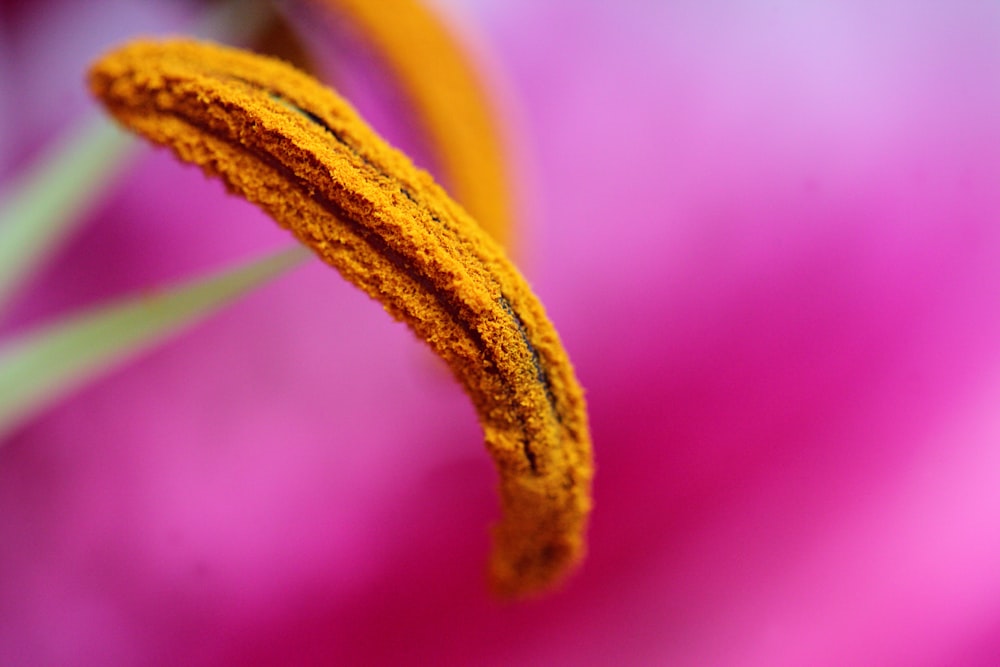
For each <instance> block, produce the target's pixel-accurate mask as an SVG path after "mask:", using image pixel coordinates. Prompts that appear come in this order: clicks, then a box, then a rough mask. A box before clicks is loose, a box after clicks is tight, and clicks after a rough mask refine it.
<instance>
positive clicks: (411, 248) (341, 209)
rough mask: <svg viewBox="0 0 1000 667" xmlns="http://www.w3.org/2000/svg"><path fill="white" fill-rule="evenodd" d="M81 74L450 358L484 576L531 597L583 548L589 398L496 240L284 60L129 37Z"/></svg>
mask: <svg viewBox="0 0 1000 667" xmlns="http://www.w3.org/2000/svg"><path fill="white" fill-rule="evenodd" d="M90 85H91V89H92V90H93V92H94V94H95V95H96V96H97V97H98V98H100V100H101V101H102V102H103V103H104V104H105V106H106V107H107V108H108V110H109V111H110V112H111V113H112V114H114V116H115V117H117V118H118V120H119V121H121V122H122V123H123V124H124V125H125V126H127V127H129V128H131V129H133V130H135V131H136V132H138V133H140V134H142V135H143V136H145V137H146V138H148V139H150V140H151V141H153V142H156V143H158V144H163V145H166V146H169V147H170V148H171V149H173V151H174V153H175V154H176V155H177V156H178V157H179V158H180V159H182V160H185V161H187V162H192V163H195V164H198V165H200V166H201V168H202V169H203V170H204V171H205V172H206V173H208V174H210V175H215V176H219V177H220V178H222V180H223V181H224V182H225V183H226V184H227V186H228V187H229V189H230V190H231V191H233V192H235V193H237V194H239V195H241V196H243V197H245V198H246V199H248V200H249V201H251V202H254V203H256V204H257V205H259V206H260V207H261V208H262V209H264V210H265V211H266V212H268V213H269V214H270V215H271V216H272V217H273V218H274V219H275V220H276V221H277V222H278V223H279V224H281V225H282V226H284V227H287V228H288V229H290V230H291V231H292V233H293V234H294V235H295V236H296V237H297V238H298V239H299V240H300V241H301V242H302V243H304V244H305V245H307V246H309V247H310V248H311V249H312V250H313V251H314V252H315V253H316V254H317V255H318V256H319V257H320V258H321V259H323V261H325V262H326V263H328V264H330V265H331V266H333V267H334V268H336V269H337V270H338V271H339V272H340V273H341V275H342V276H344V278H346V279H347V280H349V281H351V282H352V283H354V284H355V285H357V286H358V287H360V288H361V289H363V290H365V291H366V292H367V293H368V294H369V295H371V296H372V297H374V298H376V299H378V300H379V301H381V302H382V303H383V305H384V306H385V308H386V310H387V311H388V312H389V313H391V314H392V315H393V316H394V317H396V318H397V319H400V320H402V321H404V322H406V323H407V324H408V325H409V326H410V328H411V329H412V330H413V331H414V332H415V333H416V334H417V335H418V336H419V337H421V338H422V339H424V340H425V341H427V343H428V344H429V345H430V346H431V347H432V348H433V349H434V350H435V351H436V352H437V353H438V354H439V355H440V356H441V357H442V358H443V359H444V360H445V361H446V362H447V363H448V365H449V366H450V368H451V369H452V371H453V372H454V374H455V376H456V377H457V378H458V380H459V381H460V382H461V383H462V385H463V386H464V387H465V390H466V392H467V393H468V395H469V397H470V398H471V399H472V401H473V403H474V404H475V407H476V410H477V413H478V416H479V420H480V423H481V424H482V427H483V431H484V433H485V437H486V446H487V448H488V449H489V451H490V454H491V455H492V456H493V459H494V461H495V463H496V466H497V469H498V471H499V473H500V494H501V499H502V504H503V518H502V521H501V523H500V524H499V525H498V526H497V527H496V528H495V530H494V555H493V559H492V577H493V581H494V584H495V586H496V588H497V589H498V590H499V591H500V592H503V593H508V594H524V593H530V592H533V591H537V590H539V589H542V588H544V587H547V586H549V585H551V584H553V583H555V582H557V581H558V580H560V579H561V578H562V577H563V576H564V575H565V574H566V572H567V571H568V570H569V569H571V568H572V566H574V565H576V564H577V563H578V562H579V561H580V559H581V558H582V556H583V551H584V538H583V536H584V531H585V527H586V520H587V516H588V514H589V511H590V505H591V501H590V483H591V477H592V470H593V469H592V463H591V448H590V435H589V429H588V425H587V415H586V407H585V403H584V399H583V392H582V390H581V389H580V386H579V384H578V383H577V381H576V377H575V375H574V373H573V369H572V367H571V365H570V363H569V359H568V358H567V357H566V353H565V352H564V350H563V348H562V345H561V344H560V342H559V338H558V336H557V334H556V332H555V330H554V329H553V327H552V325H551V323H550V322H549V320H548V319H547V317H546V316H545V312H544V310H543V309H542V306H541V304H540V303H539V302H538V300H537V298H536V297H535V296H534V294H532V292H531V289H530V288H529V287H528V285H527V283H526V282H525V281H524V279H523V278H522V277H521V276H520V274H519V273H518V272H517V270H516V269H515V268H514V267H513V265H512V264H511V263H510V261H509V260H508V259H507V258H506V256H505V255H504V253H503V251H502V250H501V249H500V247H499V246H498V245H497V244H496V242H494V241H493V240H492V239H490V238H489V237H488V235H487V234H486V233H485V232H484V231H483V230H482V229H481V228H480V227H479V225H478V224H476V222H474V221H473V219H472V218H470V217H469V215H468V214H466V213H465V211H464V210H463V209H462V208H460V207H459V206H458V205H457V204H455V203H454V202H453V201H452V200H451V199H450V198H449V197H448V196H447V195H446V194H445V193H444V191H443V190H442V189H441V188H440V187H438V186H437V185H436V184H435V183H434V182H433V180H432V179H431V178H430V176H429V175H427V174H426V173H425V172H422V171H420V170H419V169H417V168H415V167H414V166H413V165H412V164H411V162H410V161H409V160H408V159H407V158H406V156H404V155H403V154H401V153H399V152H398V151H396V150H394V149H392V148H391V147H389V146H388V145H387V144H386V143H385V142H384V141H383V140H382V139H381V138H379V137H378V136H377V135H376V134H375V133H374V132H373V131H372V130H371V129H370V128H369V127H368V126H367V125H365V123H364V122H363V121H362V120H361V119H360V118H359V117H358V116H357V114H356V113H355V112H354V110H353V109H352V108H351V107H350V106H349V105H348V104H347V103H346V102H345V101H344V100H342V99H341V98H340V97H339V96H337V95H336V94H335V93H333V92H332V91H330V90H328V89H325V88H323V87H322V86H321V85H319V84H318V83H316V82H315V81H314V80H312V79H311V78H310V77H308V76H306V75H305V74H302V73H301V72H298V71H296V70H294V69H293V68H291V67H289V66H288V65H286V64H284V63H281V62H278V61H274V60H271V59H268V58H263V57H259V56H254V55H251V54H249V53H244V52H241V51H238V50H235V49H229V48H223V47H216V46H211V45H205V44H198V43H193V42H185V41H175V42H165V43H152V42H135V43H133V44H131V45H128V46H125V47H123V48H121V49H119V50H117V51H115V52H113V53H111V54H109V55H107V56H105V57H104V58H103V59H102V60H100V61H99V62H98V63H97V64H96V65H95V66H94V67H93V69H92V70H91V73H90Z"/></svg>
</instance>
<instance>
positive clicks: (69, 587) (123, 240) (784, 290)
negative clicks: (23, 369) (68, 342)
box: [0, 0, 1000, 667]
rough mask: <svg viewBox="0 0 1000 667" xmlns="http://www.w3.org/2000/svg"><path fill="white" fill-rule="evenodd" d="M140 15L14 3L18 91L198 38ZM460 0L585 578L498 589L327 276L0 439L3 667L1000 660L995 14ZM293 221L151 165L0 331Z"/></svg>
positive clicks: (433, 399) (983, 10) (434, 460)
mask: <svg viewBox="0 0 1000 667" xmlns="http://www.w3.org/2000/svg"><path fill="white" fill-rule="evenodd" d="M119 4H121V5H122V6H123V7H129V8H131V7H134V6H139V3H106V6H103V5H99V4H98V3H86V7H87V9H82V8H81V7H83V6H84V3H80V4H79V5H77V4H76V3H62V4H61V5H60V8H61V10H62V12H64V14H61V15H60V14H57V13H55V12H52V13H46V12H47V10H46V9H45V8H44V6H43V8H41V9H35V8H32V9H30V10H25V11H23V12H21V13H18V14H17V15H16V20H13V19H12V23H11V26H10V27H6V28H5V31H6V32H7V33H9V34H11V35H13V37H12V41H11V46H8V47H4V49H5V51H4V55H5V57H7V58H9V59H10V60H9V62H8V63H7V64H6V65H7V66H6V67H4V68H0V82H5V83H4V85H9V84H8V83H6V82H9V81H11V80H14V81H16V82H18V83H20V84H22V85H27V84H32V81H38V82H46V81H49V80H50V79H49V77H52V79H51V80H60V81H61V80H62V77H63V76H64V75H65V74H66V72H82V69H83V62H84V61H85V60H86V59H87V58H89V57H90V56H91V55H93V54H95V53H97V52H98V51H99V50H100V48H102V47H103V46H105V45H106V44H110V43H112V42H115V41H118V40H120V39H121V38H123V37H125V36H127V35H129V34H131V33H133V32H138V31H140V29H148V27H147V26H146V25H144V23H145V22H150V23H153V22H154V19H155V21H163V22H164V24H167V25H171V21H173V22H174V23H173V24H172V25H173V26H174V27H176V26H178V25H180V21H181V17H179V16H174V17H171V16H168V14H169V12H168V11H167V10H164V9H157V10H142V11H140V10H134V11H133V10H131V9H130V10H129V11H125V12H124V13H119V14H114V13H112V10H114V9H116V8H118V5H119ZM146 4H148V3H146ZM623 5H625V6H623ZM46 6H47V5H46ZM95 7H99V8H100V11H99V10H98V9H97V8H95ZM464 10H465V12H466V13H467V14H468V15H469V16H470V17H471V18H472V19H473V20H474V21H475V23H476V24H477V26H478V28H479V29H480V30H481V31H483V32H484V33H485V34H486V35H487V37H488V39H489V40H490V42H491V43H492V44H493V46H494V48H495V49H496V50H497V51H498V52H499V54H500V62H501V63H502V65H503V67H504V68H505V69H506V70H507V72H508V73H509V75H510V77H511V79H512V82H513V89H514V90H516V91H517V92H518V93H519V94H520V99H521V103H522V105H523V108H524V110H525V117H524V122H523V123H522V128H521V129H522V130H523V131H524V132H525V137H524V141H525V142H526V144H527V145H528V146H530V147H531V148H532V150H533V154H534V157H535V158H536V161H535V163H534V167H533V168H532V169H526V172H525V173H526V174H528V175H529V176H530V181H531V185H530V187H531V189H532V191H533V192H534V193H535V195H536V198H537V207H536V208H537V214H536V215H534V216H532V223H533V226H532V227H531V228H530V229H527V230H526V231H525V234H526V238H527V239H528V242H527V243H529V244H530V246H529V247H530V249H529V251H528V252H527V253H526V255H527V257H526V261H525V270H526V273H527V274H528V275H529V277H531V279H532V281H533V283H534V284H535V286H536V288H537V291H538V293H539V295H540V296H541V298H542V300H543V302H544V303H545V304H546V306H547V308H548V309H549V312H550V314H551V316H552V318H553V320H554V321H555V323H556V325H557V327H558V328H559V330H560V332H561V335H562V336H563V339H564V341H565V343H566V345H567V348H568V350H569V352H570V354H571V356H572V358H573V360H574V362H575V364H576V366H577V369H578V372H579V374H580V377H581V380H582V382H583V384H584V386H586V387H587V388H588V391H589V394H588V396H589V401H590V406H591V417H592V424H593V429H594V442H595V448H596V456H597V462H598V474H597V477H596V487H595V500H596V510H595V514H594V521H593V526H592V530H591V536H590V545H591V555H590V558H589V560H588V562H587V563H586V565H585V566H584V568H583V569H582V570H581V571H580V572H579V574H578V575H577V576H576V577H575V578H574V579H573V580H572V581H571V582H570V583H569V585H568V586H567V587H566V589H565V590H564V591H562V592H560V593H557V594H555V595H552V596H551V597H548V598H546V599H543V600H540V601H537V602H533V603H530V604H516V605H502V604H499V603H497V602H495V601H493V600H491V599H490V598H489V596H488V593H487V589H486V586H485V585H484V575H483V570H484V562H485V558H486V553H487V545H488V536H487V531H486V526H487V525H488V524H489V523H490V521H492V520H493V519H494V518H495V517H496V516H497V500H496V497H495V492H494V484H495V480H494V475H493V471H492V470H491V466H490V463H489V459H488V457H487V456H486V454H485V453H484V452H483V450H482V447H481V445H480V434H479V431H478V427H477V425H476V422H475V418H474V414H473V411H472V408H471V406H469V405H468V403H467V401H466V400H465V398H464V397H463V396H462V394H461V392H460V391H459V390H458V388H457V387H456V386H453V385H452V383H450V382H449V381H448V380H447V379H445V378H442V377H440V374H436V373H435V369H434V366H433V364H432V363H429V361H428V355H427V354H425V353H424V351H423V350H422V349H421V348H420V345H419V344H418V343H417V342H416V341H415V340H413V338H412V336H410V335H409V333H408V332H407V331H406V330H405V329H404V327H402V326H401V325H398V324H394V323H392V322H391V321H389V318H387V317H386V316H385V314H384V313H383V312H381V309H380V308H379V306H378V304H376V303H374V302H371V301H369V300H368V299H367V298H366V297H364V296H363V295H361V294H360V293H359V292H357V291H356V290H354V289H353V288H351V287H350V286H348V285H346V284H344V283H343V282H342V281H341V280H339V279H338V278H337V277H336V275H335V274H333V273H332V272H330V271H328V270H326V269H324V268H323V267H321V266H319V265H318V264H312V265H309V266H308V267H307V268H305V269H303V270H301V271H299V272H297V273H295V274H293V275H291V276H290V277H288V278H285V279H283V280H281V281H280V282H278V283H275V284H273V285H272V286H270V287H268V288H266V289H264V290H261V291H260V292H259V293H257V294H255V295H254V296H252V297H251V298H249V299H246V300H245V301H243V302H241V303H240V304H238V305H237V306H235V307H233V308H231V309H229V310H227V311H226V312H224V313H222V314H221V315H219V316H217V317H215V318H213V319H212V320H210V321H209V322H207V323H205V324H204V325H202V326H200V327H199V328H197V329H196V330H194V331H192V332H190V333H189V334H186V335H184V336H182V337H180V338H178V339H176V340H175V341H173V342H172V343H170V344H168V345H166V346H164V347H162V348H160V349H159V350H157V351H156V352H155V353H154V354H151V355H148V356H146V357H145V358H143V359H142V360H141V361H139V362H137V363H134V364H132V365H130V366H128V367H126V368H123V369H121V370H120V371H118V372H116V373H115V374H114V375H113V376H111V377H108V378H107V379H105V380H102V381H100V382H98V383H96V384H94V385H92V386H90V387H89V388H87V389H86V390H84V391H82V392H80V393H79V394H78V395H76V396H75V397H74V398H73V399H72V400H69V401H67V402H66V403H64V404H62V405H61V406H59V407H58V408H57V409H55V410H53V411H52V412H51V413H49V414H48V415H46V416H45V417H44V418H41V419H39V420H37V421H35V422H33V423H32V424H31V425H29V426H27V427H26V428H24V429H22V430H21V431H20V432H18V433H17V434H16V435H15V436H14V437H13V438H12V439H10V441H9V442H7V443H6V445H5V446H4V447H3V448H2V449H0V536H2V537H0V663H3V664H24V665H35V664H75V665H91V664H92V665H108V664H115V665H117V664H143V665H149V664H164V665H167V664H260V665H272V664H273V665H286V664H327V663H329V664H365V665H369V664H409V663H414V664H435V665H447V664H476V665H479V664H496V665H509V664H574V665H583V664H595V665H598V664H620V663H624V664H669V665H768V666H779V665H816V666H823V665H829V666H831V667H833V666H839V665H901V666H902V665H905V666H913V665H984V666H985V665H995V664H998V662H1000V640H998V639H997V634H996V630H997V627H998V624H1000V574H997V572H998V571H1000V570H998V568H997V567H996V563H997V561H998V559H1000V472H998V471H1000V447H998V445H997V443H998V442H1000V419H997V418H996V417H995V416H994V415H995V414H997V408H996V406H997V405H1000V344H998V343H997V341H998V340H1000V309H998V307H997V303H998V294H1000V223H998V221H1000V189H998V188H997V185H996V184H997V183H998V182H1000V115H998V114H997V109H998V108H1000V42H998V41H997V40H996V34H997V30H998V28H1000V8H998V7H995V6H994V5H993V4H992V3H986V2H977V1H974V0H957V1H956V2H951V3H947V5H945V4H942V3H933V2H930V1H929V0H916V1H914V2H907V3H902V2H890V1H888V0H886V1H879V0H875V1H874V2H873V1H871V0H869V1H868V2H861V1H860V0H858V1H852V0H848V1H847V2H818V3H778V2H772V3H736V2H725V1H718V2H693V1H686V0H681V1H679V2H673V3H652V2H650V3H612V2H606V3H568V2H567V3H562V2H560V3H529V2H525V1H521V0H516V1H513V2H506V3H485V2H479V3H471V2H470V3H468V5H467V6H466V7H464ZM129 12H132V13H129ZM147 12H152V13H153V14H157V15H156V16H151V15H150V14H149V13H147ZM84 15H86V16H89V17H96V18H95V21H94V22H93V23H86V22H85V21H84ZM116 16H117V17H118V19H117V20H116V19H115V17H116ZM122 17H125V18H122ZM129 17H131V18H129ZM29 28H30V30H31V32H28V29H29ZM84 30H86V31H87V32H86V36H84ZM60 31H62V32H60ZM52 35H56V36H60V35H61V36H63V37H65V36H66V35H71V36H73V35H75V36H77V37H79V44H82V46H76V45H75V44H74V43H73V42H72V41H71V40H67V39H64V38H61V39H60V40H58V41H57V40H55V39H54V38H53V37H52ZM47 36H48V37H47ZM59 44H66V45H67V46H66V49H67V52H66V54H65V55H64V56H63V57H60V54H59V52H58V50H55V49H57V46H58V45H59ZM28 45H47V47H46V49H47V50H46V51H45V52H39V51H38V50H37V47H33V48H30V49H29V48H28ZM38 63H44V64H45V67H43V66H42V65H39V64H38ZM46 67H47V68H50V69H46ZM25 73H30V74H31V76H32V77H33V79H32V80H31V81H25V80H24V79H23V76H25ZM74 76H76V75H74ZM19 77H21V78H19ZM18 90H20V89H18ZM47 94H48V95H49V96H48V97H47V96H46V95H47ZM2 95H3V99H2V105H0V108H3V109H5V110H6V109H9V108H12V107H16V106H17V105H15V104H13V102H12V100H14V101H19V103H20V104H23V105H24V110H22V111H21V112H18V114H17V116H16V118H17V122H18V123H19V124H21V126H25V127H28V126H30V125H31V123H32V122H38V123H40V124H41V123H42V121H38V120H37V118H38V114H42V113H43V112H42V111H39V107H38V106H37V105H39V104H40V103H45V102H46V101H47V103H48V105H49V107H50V113H52V114H53V116H52V118H53V120H51V121H50V122H52V123H55V122H56V121H57V120H62V119H59V118H56V116H58V115H59V114H58V110H56V111H51V106H52V104H54V103H57V102H53V100H55V99H57V98H53V97H51V93H50V92H49V91H48V88H46V87H45V86H38V85H36V84H32V85H27V87H26V88H25V89H24V91H23V99H21V97H16V98H15V97H13V94H12V93H11V91H10V90H5V91H4V92H3V93H2ZM73 99H76V98H73ZM82 99H83V98H82V93H81V94H80V100H82ZM82 104H83V102H82V101H80V102H73V103H66V104H65V105H64V107H66V108H71V107H74V106H79V105H82ZM32 105H36V106H32ZM27 110H30V111H31V114H35V116H34V119H33V117H32V116H31V115H29V114H28V111H27ZM67 113H68V112H67ZM32 129H33V130H38V129H41V128H39V127H38V126H36V127H34V128H32ZM26 134H27V133H26ZM4 141H6V145H7V146H13V148H12V155H13V154H17V155H21V154H22V153H23V152H25V151H27V148H26V147H25V146H23V145H19V144H18V141H19V137H18V136H17V134H15V133H10V132H9V131H8V132H7V133H6V134H5V138H4ZM20 141H21V142H22V144H23V143H24V140H23V139H21V140H20ZM14 162H15V160H14V159H13V158H11V159H10V160H9V161H6V160H5V164H3V165H0V166H2V167H4V168H5V169H7V170H8V172H7V173H9V170H10V169H13V165H14ZM526 178H527V177H526ZM285 242H286V236H285V234H284V233H283V232H281V231H279V230H277V229H275V228H274V227H273V225H271V224H270V223H269V222H268V221H267V220H266V219H264V216H263V215H262V214H259V213H257V212H256V211H255V210H254V209H252V208H250V207H249V206H246V205H244V204H243V203H241V202H239V201H235V200H232V199H229V198H226V197H224V196H223V195H222V188H221V186H219V184H218V183H214V182H207V181H205V180H204V179H203V178H202V177H201V176H200V175H199V174H198V173H197V172H195V171H194V170H192V169H190V168H182V167H180V166H178V165H177V164H176V163H174V162H173V161H172V160H171V158H170V157H169V156H168V155H166V154H165V153H162V152H160V153H155V154H151V155H146V156H145V157H144V158H142V159H141V161H140V162H139V163H138V164H137V166H136V168H135V170H134V172H133V173H131V174H130V175H129V177H128V178H127V179H125V180H123V182H122V184H121V187H120V188H119V189H118V190H117V191H116V193H115V195H114V197H113V199H112V200H111V201H110V202H109V203H108V204H107V206H105V207H104V208H102V209H101V211H99V212H98V214H96V215H95V216H94V219H93V220H92V222H91V223H90V224H89V225H88V226H87V227H86V228H85V229H84V231H83V233H82V234H81V235H80V237H79V238H78V239H77V240H76V241H75V242H74V243H73V245H72V246H71V247H69V248H67V250H66V251H65V252H64V253H63V254H62V255H61V256H60V257H59V259H58V262H57V263H56V264H55V265H54V266H53V267H52V268H51V270H50V271H49V272H48V273H47V274H46V275H44V276H42V277H41V279H40V280H39V281H37V282H36V283H35V286H34V288H33V290H32V291H30V292H29V293H28V294H27V295H25V298H24V299H23V300H22V301H21V302H20V304H19V306H18V309H17V310H16V312H15V313H14V315H13V319H14V320H15V322H16V323H20V324H18V326H24V325H27V324H30V323H32V322H35V321H37V320H39V319H40V318H42V317H43V316H48V315H50V314H53V313H57V312H61V311H64V310H65V309H67V308H69V307H73V306H78V305H82V304H85V303H89V302H91V301H93V300H96V299H98V298H102V297H107V296H111V295H113V294H117V293H119V292H121V291H123V290H125V289H129V288H137V287H141V286H144V285H149V284H156V283H159V282H162V281H165V280H167V279H170V278H173V277H177V276H181V275H185V274H188V273H190V272H192V271H196V270H199V269H202V268H207V267H209V266H212V265H215V264H218V263H220V262H222V261H224V260H227V259H230V258H234V257H237V256H242V255H246V254H248V253H252V252H255V251H259V250H261V249H264V248H269V247H276V246H278V245H280V244H282V243H285ZM11 326H14V325H11Z"/></svg>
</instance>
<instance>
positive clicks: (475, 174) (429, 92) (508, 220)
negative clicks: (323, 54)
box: [313, 0, 514, 249]
mask: <svg viewBox="0 0 1000 667" xmlns="http://www.w3.org/2000/svg"><path fill="white" fill-rule="evenodd" d="M313 4H314V5H317V6H319V7H325V8H328V9H330V10H332V13H333V15H334V16H336V17H338V18H346V20H347V21H348V22H349V23H350V25H351V26H353V27H354V28H355V29H356V30H357V31H358V32H359V33H360V34H361V35H362V36H363V37H364V38H365V39H366V40H368V41H369V42H370V43H371V44H372V45H373V46H374V47H375V50H376V52H377V53H378V54H379V57H380V58H381V59H382V61H383V62H384V63H385V64H386V66H387V67H388V69H389V70H390V71H391V72H392V74H393V76H394V77H395V78H396V80H397V81H398V83H399V86H400V87H401V88H402V89H403V91H404V92H405V93H406V95H407V97H408V99H409V101H410V102H411V104H412V105H413V109H414V111H415V112H416V114H417V117H418V118H419V119H420V122H421V124H422V126H423V129H424V131H425V132H426V133H427V135H428V137H429V138H430V143H431V145H432V146H433V147H434V150H435V155H436V157H437V159H438V160H439V161H440V163H441V168H442V171H443V174H442V175H443V176H444V178H445V179H446V184H447V186H448V191H449V192H450V193H451V194H452V195H453V196H454V198H455V199H456V200H457V201H458V202H459V203H461V205H462V206H463V207H464V208H465V209H466V210H467V211H468V212H469V213H471V214H472V216H473V218H475V220H476V221H477V222H478V223H479V224H480V225H482V226H483V228H484V229H486V231H487V232H488V233H489V234H490V235H491V236H492V237H493V238H494V239H495V240H497V241H499V242H500V243H501V244H502V245H504V246H505V247H507V248H508V249H509V247H510V244H511V242H512V240H513V237H514V234H513V212H512V206H513V203H512V201H511V182H510V181H511V179H510V176H509V174H508V173H507V169H508V164H509V160H508V159H507V156H506V155H505V152H504V148H503V143H502V136H503V132H502V129H503V128H502V124H501V123H500V120H499V119H498V118H497V117H496V114H495V112H494V109H495V107H496V104H495V102H494V100H492V99H491V92H490V90H489V88H488V87H487V86H486V85H485V83H484V81H483V75H482V74H481V73H480V72H479V71H477V69H476V66H475V64H474V62H473V57H472V54H471V53H470V52H469V49H468V48H465V47H464V46H463V45H462V43H461V40H460V39H459V36H458V34H457V33H456V32H455V31H454V30H453V29H451V28H450V27H449V26H447V25H446V24H445V23H444V21H442V19H441V17H440V16H438V14H437V13H436V12H435V11H434V10H433V9H431V8H429V7H427V6H425V3H423V2H419V1H418V0H379V1H378V2H371V0H313Z"/></svg>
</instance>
